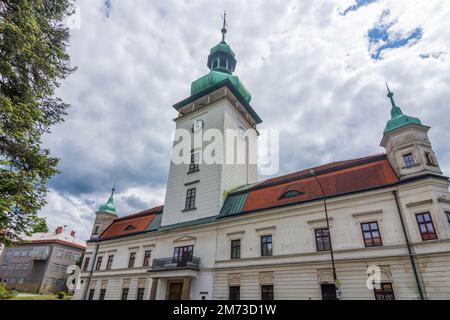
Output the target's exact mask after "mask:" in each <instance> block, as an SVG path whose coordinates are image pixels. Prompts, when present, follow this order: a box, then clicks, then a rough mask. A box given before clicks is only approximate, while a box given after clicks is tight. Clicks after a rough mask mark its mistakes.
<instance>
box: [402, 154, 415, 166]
mask: <svg viewBox="0 0 450 320" xmlns="http://www.w3.org/2000/svg"><path fill="white" fill-rule="evenodd" d="M403 160H404V161H405V166H406V167H407V168H409V167H413V166H415V165H416V162H415V161H414V157H413V155H412V153H407V154H404V155H403Z"/></svg>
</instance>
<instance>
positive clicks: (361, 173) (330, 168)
mask: <svg viewBox="0 0 450 320" xmlns="http://www.w3.org/2000/svg"><path fill="white" fill-rule="evenodd" d="M311 169H313V170H314V171H315V173H316V175H317V177H318V178H319V180H320V182H321V184H322V186H323V188H324V192H325V195H326V196H331V195H338V194H345V193H349V192H354V191H362V190H366V189H372V188H375V187H381V186H386V185H390V184H393V183H395V182H397V181H398V180H399V179H398V177H397V176H396V174H395V172H394V170H393V169H392V167H391V166H390V164H389V162H388V160H387V157H386V155H376V156H370V157H365V158H359V159H353V160H347V161H339V162H334V163H330V164H326V165H323V166H319V167H315V168H311ZM311 169H307V170H302V171H299V172H295V173H291V174H288V175H285V176H281V177H276V178H273V179H269V180H266V181H263V182H261V183H259V184H256V185H255V186H253V187H252V188H250V189H249V190H248V191H247V192H248V195H247V198H246V200H245V203H244V205H243V207H242V212H246V211H253V210H259V209H264V208H270V207H276V206H281V205H285V204H290V203H297V202H303V201H308V200H312V199H316V198H320V197H321V196H322V193H321V191H320V187H319V185H318V183H317V181H316V180H315V178H314V177H312V176H311V174H310V170H311ZM289 190H297V191H300V192H302V194H300V195H298V196H296V197H292V198H287V199H280V197H281V196H282V195H283V194H284V193H285V192H287V191H289Z"/></svg>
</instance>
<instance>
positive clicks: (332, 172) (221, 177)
mask: <svg viewBox="0 0 450 320" xmlns="http://www.w3.org/2000/svg"><path fill="white" fill-rule="evenodd" d="M222 32H223V37H222V41H221V42H220V43H219V44H218V45H216V46H214V47H213V48H212V49H211V51H210V55H209V57H208V63H207V65H208V67H209V69H210V71H209V73H208V74H206V75H205V76H203V77H201V78H200V79H198V80H196V81H194V82H193V83H192V87H191V94H190V96H189V97H188V98H186V99H185V100H183V101H181V102H179V103H177V104H175V105H174V108H175V109H176V110H177V111H178V117H177V118H176V119H175V120H174V121H175V126H176V128H177V129H179V128H184V129H187V130H192V131H195V130H196V128H203V129H204V130H207V129H217V130H219V131H220V132H225V131H226V130H227V129H234V130H237V131H246V132H248V130H250V131H252V130H253V132H254V135H248V136H246V137H244V136H243V137H242V138H243V139H255V141H256V140H257V137H258V129H257V126H258V124H260V123H261V122H262V120H261V118H260V117H259V116H258V114H257V113H256V111H255V110H254V109H253V108H252V107H251V106H250V101H251V95H250V93H249V91H248V90H247V89H246V88H245V86H244V85H243V84H242V82H241V81H240V79H239V78H238V77H237V76H236V75H233V72H234V69H235V66H236V58H235V54H234V52H233V51H232V49H231V47H230V46H229V45H228V44H227V43H226V42H225V32H226V29H225V26H224V29H223V30H222ZM388 98H389V99H390V102H391V118H390V119H389V120H388V121H387V125H386V128H385V130H384V132H382V133H381V132H380V140H381V146H382V147H384V148H385V151H386V152H385V153H383V154H378V155H370V156H367V157H363V158H358V159H351V160H345V161H338V162H333V163H329V164H325V165H321V166H317V167H314V168H309V169H306V170H301V171H298V172H294V173H291V174H288V175H284V176H280V177H275V178H272V179H268V180H265V181H258V180H257V171H256V169H257V168H256V165H254V164H252V163H250V162H249V161H248V158H247V160H246V161H245V162H244V163H243V164H242V163H241V164H228V163H227V164H211V165H207V164H203V163H201V162H200V161H199V160H198V159H199V158H200V155H201V152H202V148H205V144H203V145H202V146H201V147H200V148H198V149H195V148H194V149H192V151H191V161H190V163H189V164H175V163H174V162H171V165H170V170H169V175H168V182H167V191H166V198H165V204H164V206H160V207H156V208H152V209H149V210H146V211H143V212H139V213H137V214H132V215H128V216H124V217H122V218H119V217H118V216H117V214H116V209H115V207H114V204H113V193H114V190H113V193H112V194H111V196H110V198H109V200H108V202H107V203H106V204H104V205H102V206H101V207H100V208H99V210H98V212H97V213H96V219H95V223H94V225H93V229H92V235H91V238H90V240H89V241H88V242H87V249H86V255H85V258H84V262H83V266H82V271H83V272H82V275H81V277H82V278H81V280H82V285H81V288H80V289H79V290H77V291H76V292H75V296H74V298H75V299H90V300H92V299H95V300H97V299H99V300H103V299H122V300H134V299H137V300H143V299H146V300H148V299H232V300H238V299H263V300H270V299H337V298H341V299H450V273H449V270H450V193H449V179H448V177H446V176H444V175H443V174H442V172H441V169H440V167H439V163H438V160H437V158H436V155H435V153H434V151H433V148H432V145H431V142H430V140H429V138H428V134H427V133H428V130H429V129H430V127H428V126H425V125H424V124H422V123H421V121H420V120H419V119H418V118H415V117H411V116H407V115H405V114H403V112H402V111H401V109H400V108H399V107H398V106H397V105H396V103H395V101H394V98H393V93H392V92H391V91H390V90H389V89H388ZM246 143H249V141H248V140H247V141H246ZM368 143H369V141H368ZM373 143H374V144H375V143H376V142H375V141H373ZM228 152H229V150H228V149H226V148H224V149H223V150H221V156H222V157H223V159H226V158H227V157H228V156H229V154H228ZM250 152H256V150H253V149H252V151H250ZM250 156H256V154H251V155H250ZM168 161H169V159H168ZM223 163H225V162H223ZM374 284H375V287H372V286H373V285H374ZM336 289H338V290H336Z"/></svg>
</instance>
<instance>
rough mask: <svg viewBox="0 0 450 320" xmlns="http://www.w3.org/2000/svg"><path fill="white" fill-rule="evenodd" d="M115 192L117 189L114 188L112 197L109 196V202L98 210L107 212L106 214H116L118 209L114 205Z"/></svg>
mask: <svg viewBox="0 0 450 320" xmlns="http://www.w3.org/2000/svg"><path fill="white" fill-rule="evenodd" d="M115 190H116V189H115V187H113V188H112V191H111V195H110V196H109V199H108V201H107V202H106V203H105V204H102V205H101V206H100V207H99V208H98V211H99V212H106V213H111V214H115V213H116V207H115V206H114V204H113V196H114V191H115Z"/></svg>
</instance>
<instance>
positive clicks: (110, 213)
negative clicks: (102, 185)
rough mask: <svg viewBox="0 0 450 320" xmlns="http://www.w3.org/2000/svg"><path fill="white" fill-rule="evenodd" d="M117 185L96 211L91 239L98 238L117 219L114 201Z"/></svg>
mask: <svg viewBox="0 0 450 320" xmlns="http://www.w3.org/2000/svg"><path fill="white" fill-rule="evenodd" d="M115 190H116V188H115V186H114V187H113V188H112V190H111V195H110V196H109V199H108V201H107V202H106V203H105V204H102V205H101V206H100V207H99V208H98V211H97V212H96V213H95V222H94V227H93V228H92V233H91V239H97V238H98V237H100V235H101V234H102V233H103V231H105V230H106V228H108V227H109V225H110V224H111V223H112V222H113V221H114V220H115V219H117V214H116V207H115V206H114V203H113V196H114V191H115Z"/></svg>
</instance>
